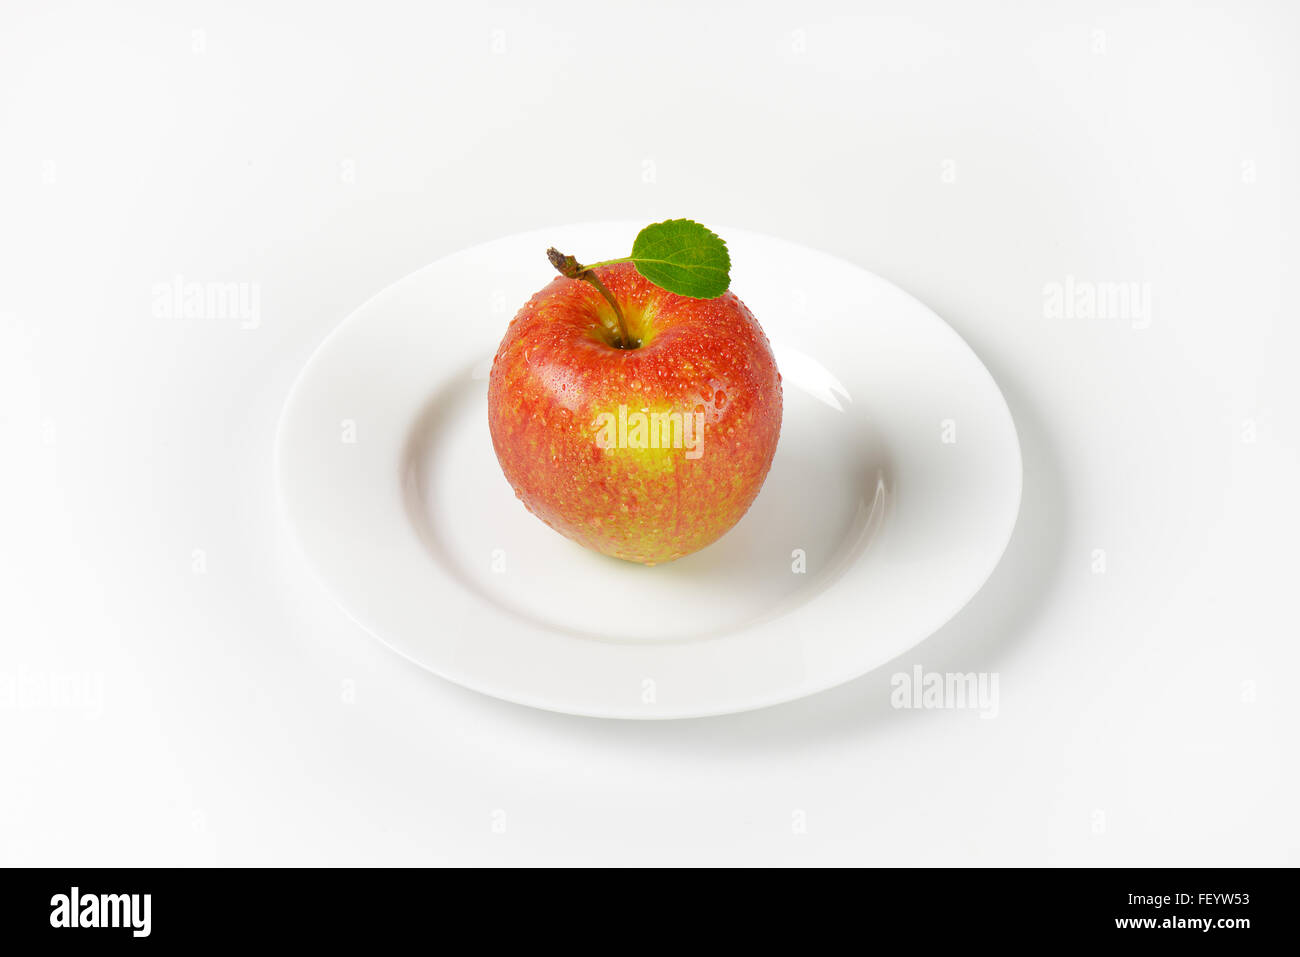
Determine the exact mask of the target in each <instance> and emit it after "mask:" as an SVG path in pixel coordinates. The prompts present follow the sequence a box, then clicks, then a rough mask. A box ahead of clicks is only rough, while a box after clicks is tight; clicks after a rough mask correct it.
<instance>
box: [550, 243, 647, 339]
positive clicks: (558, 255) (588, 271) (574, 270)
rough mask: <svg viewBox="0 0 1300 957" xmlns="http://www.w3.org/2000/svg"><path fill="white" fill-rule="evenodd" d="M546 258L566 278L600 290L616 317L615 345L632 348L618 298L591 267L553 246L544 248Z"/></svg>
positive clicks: (630, 337)
mask: <svg viewBox="0 0 1300 957" xmlns="http://www.w3.org/2000/svg"><path fill="white" fill-rule="evenodd" d="M546 258H547V259H549V260H550V261H551V265H552V266H554V267H555V269H556V271H557V272H559V274H560V275H561V276H564V277H565V278H566V279H581V280H583V281H584V282H589V283H591V284H592V285H593V286H595V287H596V288H597V289H599V290H600V294H601V295H602V296H604V297H605V300H606V301H607V302H608V303H609V304H610V306H612V307H613V309H614V315H615V316H617V317H618V336H619V339H618V342H617V343H615V345H616V346H617V347H618V348H620V349H631V348H634V343H633V341H632V336H631V335H630V334H629V333H628V331H627V320H626V319H624V318H623V310H622V309H620V308H619V306H618V300H617V299H615V298H614V294H613V293H612V292H610V291H609V289H608V288H607V287H606V286H605V284H604V283H603V282H601V281H600V277H599V276H597V275H596V274H595V273H594V272H592V268H593V267H591V266H583V265H581V264H580V263H579V262H578V260H576V259H574V258H573V257H572V256H566V255H565V254H564V253H562V252H560V251H559V250H558V249H556V248H555V247H554V246H552V247H551V248H550V249H548V250H546ZM615 261H617V260H615ZM602 265H603V264H602Z"/></svg>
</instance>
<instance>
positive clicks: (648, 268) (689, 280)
mask: <svg viewBox="0 0 1300 957" xmlns="http://www.w3.org/2000/svg"><path fill="white" fill-rule="evenodd" d="M632 263H633V265H635V266H636V271H637V272H639V273H640V274H641V275H643V276H645V278H646V279H649V280H650V281H651V282H652V283H654V284H655V285H656V286H660V287H662V288H664V289H667V290H668V291H669V292H675V293H677V295H679V296H690V297H691V298H693V299H716V298H717V297H718V296H721V295H722V294H723V293H724V292H726V291H727V287H728V286H729V285H730V284H731V276H730V270H731V256H730V255H729V254H728V253H727V244H726V243H724V242H723V241H722V240H721V239H719V238H718V236H717V235H716V234H715V233H714V232H713V231H712V230H710V229H708V228H707V227H704V226H701V225H700V224H699V223H696V222H692V221H691V220H689V219H670V220H668V221H666V222H662V223H655V224H654V225H652V226H647V227H646V228H645V229H643V230H641V232H639V233H637V236H636V242H634V243H633V244H632Z"/></svg>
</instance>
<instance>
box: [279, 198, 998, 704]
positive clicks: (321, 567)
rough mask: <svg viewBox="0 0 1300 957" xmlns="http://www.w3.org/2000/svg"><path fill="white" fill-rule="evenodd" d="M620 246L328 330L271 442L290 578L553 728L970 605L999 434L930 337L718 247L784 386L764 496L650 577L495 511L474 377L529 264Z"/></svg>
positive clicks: (486, 252)
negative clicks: (318, 589) (706, 543)
mask: <svg viewBox="0 0 1300 957" xmlns="http://www.w3.org/2000/svg"><path fill="white" fill-rule="evenodd" d="M640 225H644V224H631V223H623V224H599V225H581V226H566V227H557V228H553V229H546V230H539V231H537V232H533V233H525V234H522V235H518V236H511V237H509V238H506V239H501V240H498V241H496V242H491V243H488V244H486V245H482V246H477V247H474V248H473V249H468V250H465V251H464V252H460V253H457V254H455V255H453V256H449V257H448V258H446V259H443V260H440V261H439V262H436V263H434V264H433V265H431V266H428V267H426V268H425V269H422V270H420V271H419V272H417V273H414V274H413V275H411V276H408V277H407V278H405V279H403V280H402V281H400V282H398V283H397V284H396V285H393V286H390V287H389V288H388V289H386V290H384V291H383V292H381V293H380V294H379V295H377V296H376V297H375V298H373V299H371V300H370V301H369V302H367V303H366V304H365V305H364V306H362V307H361V308H360V309H358V310H357V311H356V312H355V313H353V314H352V315H351V316H350V317H349V318H348V319H347V320H346V321H345V322H343V324H342V325H340V326H339V327H338V328H337V329H335V330H334V332H333V333H331V334H330V336H329V337H328V338H327V339H326V340H325V342H324V343H323V344H322V345H321V347H320V348H319V349H318V350H317V351H316V353H315V355H313V356H312V358H311V360H310V361H309V362H308V363H307V366H306V368H305V369H304V370H303V372H302V374H301V376H300V377H299V379H298V381H297V383H296V384H295V385H294V388H293V391H292V393H291V395H290V397H289V400H288V403H287V405H286V407H285V410H284V414H283V417H282V419H281V422H280V432H279V436H278V440H277V459H278V468H277V471H278V475H279V486H280V494H281V499H282V503H283V507H284V510H285V513H286V515H287V518H288V522H289V525H290V527H291V528H292V529H293V531H294V533H295V534H296V536H297V538H298V539H299V541H300V543H301V545H302V548H303V551H304V553H305V555H306V557H307V559H308V561H309V562H310V564H311V565H312V566H313V567H314V568H315V570H316V572H317V574H319V576H320V577H321V579H322V580H323V581H324V583H325V585H326V587H327V588H328V589H329V590H330V591H331V592H332V593H333V594H334V596H335V598H336V599H337V600H338V602H339V604H340V605H341V606H342V607H343V609H344V610H345V611H346V612H347V613H348V614H349V615H350V616H351V617H352V618H354V619H355V620H356V621H357V622H358V623H359V624H360V625H361V626H362V627H363V628H365V629H366V630H367V631H369V632H370V633H372V634H373V635H375V636H376V637H378V638H379V639H380V640H381V641H383V642H384V643H385V644H387V645H388V646H389V647H391V648H392V649H393V650H395V651H397V652H399V653H400V654H402V655H405V656H406V657H407V658H410V659H411V660H412V661H414V662H416V663H418V664H420V665H423V666H424V667H426V668H428V669H429V670H431V671H433V672H435V673H437V674H439V675H441V676H443V677H444V678H447V679H449V680H451V681H455V682H457V683H459V684H462V685H465V686H467V687H470V688H474V689H476V690H478V691H482V692H484V693H486V694H490V695H495V696H497V697H500V698H505V699H507V700H510V701H516V702H520V703H522V704H527V705H532V706H534V707H538V708H547V709H551V710H554V711H564V712H570V713H574V714H584V715H599V716H604V717H619V718H679V717H690V716H699V715H710V714H721V713H726V712H732V711H743V710H746V709H750V708H758V707H762V706H764V705H770V704H776V703H778V702H781V701H788V700H790V699H792V698H798V697H800V696H802V695H807V694H811V693H813V692H816V691H820V690H822V689H825V688H829V687H831V686H833V685H837V684H840V683H841V682H844V681H848V680H849V679H851V678H854V677H856V676H858V675H861V674H863V673H864V672H866V671H869V670H870V669H872V668H874V667H876V666H877V665H880V664H883V663H884V662H886V661H888V660H889V659H891V658H893V657H895V656H896V655H898V654H900V653H901V652H903V651H905V650H907V649H908V648H910V647H912V646H913V645H915V644H917V643H918V642H920V641H921V640H923V639H924V638H925V637H926V636H928V635H930V634H931V633H932V632H934V631H935V630H936V629H937V628H939V626H941V625H942V624H944V623H945V622H946V621H947V620H948V619H949V618H951V617H952V616H953V615H954V614H955V613H956V612H957V611H958V610H959V609H960V608H961V607H962V606H963V605H965V604H966V602H967V601H969V600H970V598H971V597H972V596H973V595H974V594H975V592H976V591H977V590H978V589H979V587H980V586H981V585H982V584H983V583H984V581H985V580H986V579H987V578H988V576H989V574H990V573H991V572H992V571H993V568H994V566H995V565H996V564H997V562H998V559H999V558H1000V557H1001V555H1002V552H1003V549H1004V548H1005V547H1006V544H1007V542H1008V540H1009V538H1010V536H1011V531H1012V528H1013V527H1014V525H1015V520H1016V513H1017V511H1018V509H1019V506H1020V486H1021V466H1020V446H1019V443H1018V442H1017V439H1016V431H1015V426H1014V424H1013V422H1012V420H1011V414H1010V412H1009V411H1008V409H1007V406H1006V403H1005V401H1004V400H1003V398H1002V395H1001V393H999V391H998V388H997V386H996V385H995V384H994V382H993V379H992V377H991V376H990V375H989V373H988V371H987V370H986V369H985V368H984V366H983V365H982V364H981V363H980V361H979V359H977V358H976V357H975V355H974V354H973V353H972V352H971V350H970V349H969V348H968V347H967V346H966V344H965V343H964V342H962V340H961V339H960V338H959V337H958V336H957V334H956V333H955V332H953V330H952V329H951V328H949V327H948V326H947V325H946V324H944V322H943V321H942V320H941V319H939V318H938V317H937V316H936V315H935V314H934V313H933V312H931V311H930V310H929V309H927V308H926V307H925V306H923V305H921V304H920V303H919V302H917V301H916V300H915V299H912V298H911V297H910V296H908V295H907V294H905V293H903V292H902V291H900V290H899V289H897V288H895V287H894V286H892V285H890V284H889V283H887V282H885V281H884V280H882V279H880V278H879V277H877V276H874V275H872V274H871V273H869V272H866V271H864V270H862V269H860V268H858V267H856V266H853V265H851V264H850V263H847V262H844V261H842V260H839V259H835V258H832V257H830V256H827V255H825V254H823V253H818V252H815V251H813V250H810V249H805V248H802V247H800V246H796V245H793V244H791V243H788V242H784V241H782V240H778V239H772V238H770V237H766V236H760V235H756V234H753V233H748V232H744V231H742V230H738V229H726V228H724V229H719V230H718V231H719V233H720V235H722V236H723V237H725V238H726V240H727V242H728V245H729V246H730V249H731V256H732V262H733V264H734V266H733V269H732V289H733V290H734V291H735V292H736V293H737V295H739V296H740V297H741V299H743V300H744V301H745V303H746V304H747V305H748V306H749V307H750V308H751V309H752V310H753V312H754V314H755V316H757V317H758V320H759V322H760V323H761V324H762V325H763V328H764V329H765V330H766V332H767V334H768V336H769V338H770V339H771V341H772V344H773V348H774V350H775V352H776V357H777V363H778V365H779V366H780V369H781V372H782V376H783V378H784V384H785V420H784V424H783V426H782V429H781V441H780V445H779V447H778V449H777V453H776V459H775V461H774V463H773V465H772V470H771V472H770V474H769V475H768V478H767V483H766V484H765V485H764V487H763V490H762V492H761V493H760V494H759V496H758V499H757V500H756V501H755V503H754V505H753V507H752V508H751V509H750V511H749V513H748V514H747V515H746V516H745V517H744V518H743V519H742V520H741V521H740V523H739V524H738V525H737V526H736V527H735V528H734V529H732V530H731V531H730V532H729V533H728V534H727V535H725V536H724V537H723V538H722V539H721V540H720V541H718V542H717V543H715V544H714V545H711V546H710V547H709V548H706V549H704V550H703V551H701V552H697V553H696V554H694V555H690V556H687V557H686V558H684V559H681V560H679V561H676V562H672V563H669V564H666V565H659V566H656V567H653V568H646V567H644V566H641V565H633V564H629V563H626V562H620V561H618V560H616V559H611V558H606V557H604V556H601V555H598V554H596V553H593V552H589V551H586V550H584V549H583V548H581V547H579V546H578V545H575V544H574V543H572V542H570V541H569V540H568V539H566V538H563V537H561V536H560V535H558V534H557V533H555V532H553V531H552V530H551V529H549V528H547V527H546V526H545V525H543V524H542V523H541V522H540V521H538V520H537V519H536V518H534V517H533V516H532V515H530V514H529V513H528V512H527V511H525V509H524V507H523V505H522V504H521V503H519V502H518V501H517V500H516V499H515V497H514V493H513V492H512V491H511V489H510V486H509V484H507V482H506V480H505V477H504V476H503V475H502V474H501V469H500V467H499V466H498V464H497V461H496V457H495V455H494V454H493V451H492V443H491V439H490V436H489V434H488V426H487V372H488V369H489V367H490V363H491V359H492V355H493V354H494V352H495V351H496V347H497V344H498V342H499V341H500V338H501V336H502V334H503V333H504V332H505V328H506V324H507V323H508V322H509V320H510V318H511V316H512V315H513V314H514V311H515V310H516V309H517V308H518V307H519V306H521V305H522V304H523V303H524V302H525V301H526V300H527V298H528V297H529V296H530V295H531V294H532V293H533V292H535V291H536V290H538V289H540V288H541V287H542V286H544V285H545V284H546V283H548V282H549V281H550V280H551V278H552V271H551V268H550V266H549V265H548V263H547V261H546V255H545V252H546V248H547V247H548V246H551V245H555V246H557V247H559V248H560V249H563V250H564V251H565V252H571V253H573V254H574V255H576V256H577V257H578V258H579V259H580V260H581V259H583V258H584V257H586V258H588V259H593V258H597V259H598V258H608V257H610V256H616V255H619V254H623V253H625V252H626V251H627V250H628V249H630V248H631V245H632V238H633V237H634V236H635V235H636V232H637V230H638V229H639V228H640ZM801 568H802V569H803V570H802V571H801V570H800V569H801Z"/></svg>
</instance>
